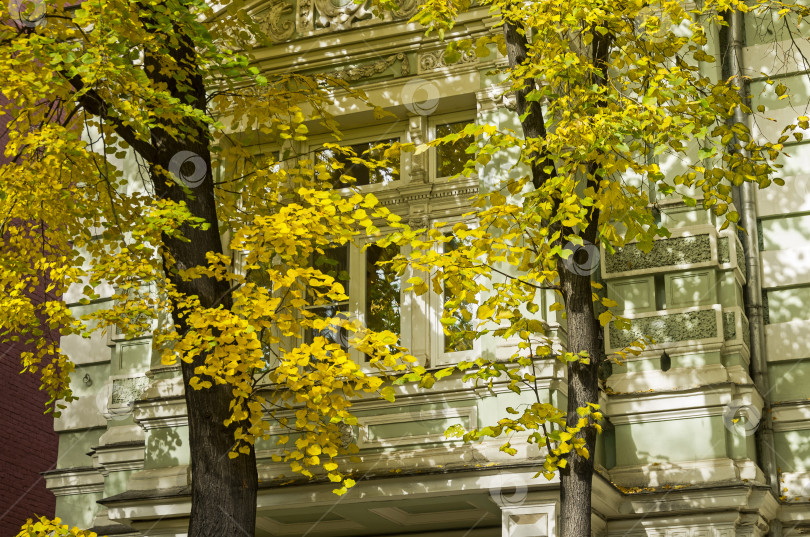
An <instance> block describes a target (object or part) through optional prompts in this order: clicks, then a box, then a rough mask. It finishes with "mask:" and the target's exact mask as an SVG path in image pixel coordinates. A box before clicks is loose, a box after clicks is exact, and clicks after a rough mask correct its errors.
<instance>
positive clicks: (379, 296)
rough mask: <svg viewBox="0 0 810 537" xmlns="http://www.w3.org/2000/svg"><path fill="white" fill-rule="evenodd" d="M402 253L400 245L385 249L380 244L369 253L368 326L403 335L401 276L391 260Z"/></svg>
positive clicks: (367, 260)
mask: <svg viewBox="0 0 810 537" xmlns="http://www.w3.org/2000/svg"><path fill="white" fill-rule="evenodd" d="M398 253H399V248H398V247H397V246H394V245H391V246H388V247H387V248H381V247H379V246H377V245H373V246H370V247H369V248H368V249H367V250H366V326H367V327H368V328H369V330H373V331H375V332H379V331H382V330H390V331H391V332H394V333H395V334H399V330H400V303H399V300H400V297H399V276H398V275H397V273H396V271H394V269H393V268H392V267H391V265H390V264H380V262H381V261H390V260H392V259H394V257H395V256H396V255H397V254H398Z"/></svg>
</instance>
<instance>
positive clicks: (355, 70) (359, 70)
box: [316, 0, 411, 82]
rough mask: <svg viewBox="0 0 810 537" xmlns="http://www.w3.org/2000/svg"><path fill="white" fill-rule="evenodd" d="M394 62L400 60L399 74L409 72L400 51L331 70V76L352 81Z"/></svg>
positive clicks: (408, 67) (406, 58) (407, 73)
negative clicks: (375, 59) (360, 63)
mask: <svg viewBox="0 0 810 537" xmlns="http://www.w3.org/2000/svg"><path fill="white" fill-rule="evenodd" d="M316 1H317V0H316ZM396 62H400V67H399V76H408V75H409V74H410V73H411V67H410V64H409V62H408V57H407V56H406V55H405V54H403V53H402V52H400V53H399V54H394V55H392V56H389V57H387V58H382V59H380V60H377V61H376V62H372V63H367V64H364V65H358V66H356V67H349V68H347V69H338V70H336V71H333V72H332V76H334V77H337V78H342V79H343V80H346V81H347V82H354V81H356V80H361V79H363V78H368V77H370V76H374V75H378V74H380V73H382V72H383V71H385V70H386V69H388V68H389V67H391V66H392V65H394V64H395V63H396Z"/></svg>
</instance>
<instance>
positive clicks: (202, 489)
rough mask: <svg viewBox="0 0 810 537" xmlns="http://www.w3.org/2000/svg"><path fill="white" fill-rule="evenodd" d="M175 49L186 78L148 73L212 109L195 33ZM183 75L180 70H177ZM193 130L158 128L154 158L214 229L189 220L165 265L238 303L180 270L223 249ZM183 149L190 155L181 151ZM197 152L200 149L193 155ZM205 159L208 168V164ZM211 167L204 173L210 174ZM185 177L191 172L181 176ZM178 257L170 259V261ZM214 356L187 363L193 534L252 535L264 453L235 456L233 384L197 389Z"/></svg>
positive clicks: (200, 131) (212, 303)
mask: <svg viewBox="0 0 810 537" xmlns="http://www.w3.org/2000/svg"><path fill="white" fill-rule="evenodd" d="M172 56H173V57H174V58H175V59H177V60H178V63H179V64H180V65H181V66H182V67H183V68H184V70H185V73H186V75H187V78H186V83H185V84H184V85H179V84H177V78H172V75H171V74H168V75H164V74H162V73H163V70H162V69H160V65H159V64H158V61H157V60H156V59H154V58H149V57H147V58H146V59H145V66H146V68H147V69H146V72H148V73H152V76H153V79H154V81H155V85H156V86H160V85H165V86H166V87H168V88H169V89H170V91H172V93H173V94H174V95H175V96H176V97H178V98H179V99H181V100H183V101H185V102H187V103H189V104H192V105H193V106H194V107H195V108H197V109H198V110H205V109H206V102H205V84H204V80H203V79H202V76H201V75H200V71H199V69H198V67H197V65H196V64H195V63H194V62H195V60H196V55H195V53H194V48H193V45H192V44H191V40H186V41H185V42H183V41H182V40H180V41H179V44H178V45H177V47H176V49H175V50H173V51H172ZM174 76H175V77H176V75H174ZM182 132H184V133H186V134H185V135H184V136H183V137H182V139H177V138H175V137H172V136H171V135H169V134H168V133H167V132H165V131H164V130H162V129H159V128H155V129H153V130H152V140H151V142H152V147H153V148H154V160H153V161H152V162H151V163H150V164H151V165H150V174H151V178H152V185H153V187H154V191H155V195H156V196H157V197H159V198H163V199H170V200H173V201H184V202H185V203H186V205H187V206H188V208H189V210H190V211H191V213H192V214H193V215H194V216H197V217H201V218H203V219H204V220H205V221H206V222H207V223H208V224H209V227H208V228H207V229H201V228H200V227H190V226H188V225H185V226H183V227H182V229H181V231H182V234H183V236H184V237H185V239H187V240H178V239H177V238H174V237H170V236H166V235H164V237H163V251H162V252H161V254H162V255H163V266H164V270H165V273H166V275H167V277H168V278H169V280H170V281H171V282H172V284H173V285H174V286H175V287H176V289H177V290H178V291H180V292H181V293H182V294H183V295H186V296H197V297H199V299H200V305H201V306H202V307H203V308H216V307H222V308H224V309H226V310H227V309H230V308H231V306H232V300H231V294H230V292H231V289H230V288H229V285H230V284H229V282H226V281H219V280H215V279H211V278H207V277H204V278H197V279H194V280H186V279H184V278H182V277H180V275H179V274H178V269H179V270H182V269H187V268H191V267H195V266H204V265H207V263H208V262H207V260H206V253H207V252H215V253H221V252H222V251H223V248H222V241H221V239H220V232H219V226H218V220H217V213H216V198H215V194H214V180H213V173H212V167H211V153H210V149H209V144H210V141H211V136H210V133H209V131H208V129H207V127H206V125H204V124H201V123H199V122H195V121H191V120H187V121H186V122H185V123H184V124H183V125H182ZM181 152H186V153H183V155H185V156H186V157H185V158H182V155H181V157H178V155H180V154H181ZM192 155H193V156H192ZM173 159H175V162H174V167H175V169H177V167H178V162H180V161H183V160H185V161H186V162H187V164H186V166H187V167H186V168H184V167H182V166H181V167H180V170H179V171H180V172H181V176H185V177H186V178H193V180H189V181H186V186H188V187H189V188H191V191H192V195H191V196H187V195H186V192H185V191H184V189H183V188H182V187H181V186H180V185H179V184H178V183H177V182H175V181H174V180H173V179H172V178H170V177H167V175H166V174H165V173H164V172H162V171H159V170H158V166H160V167H161V168H162V169H163V170H171V169H172V163H173ZM200 166H202V167H203V168H204V170H200V169H199V167H200ZM203 172H204V175H202V174H203ZM181 179H183V177H181ZM170 259H171V260H173V262H174V264H173V265H172V264H170V262H169V260H170ZM182 313H183V312H182V311H181V310H179V308H177V305H176V304H175V307H174V311H173V321H174V324H175V329H176V330H177V331H178V333H180V334H182V333H184V332H185V331H186V330H187V325H186V322H185V317H184V316H183V315H182ZM205 358H206V355H205V354H201V355H199V356H197V357H196V359H195V360H194V362H193V363H191V364H188V363H185V362H183V363H182V364H181V367H182V372H183V381H184V384H185V399H186V407H187V412H188V423H189V450H190V458H191V518H190V521H189V530H188V534H189V537H244V536H247V537H252V536H253V534H254V532H255V526H256V495H257V490H258V474H257V470H256V453H255V450H254V449H253V448H251V450H250V453H248V454H239V456H237V457H236V458H230V457H229V456H228V454H229V453H230V451H231V449H232V447H233V446H234V443H235V440H234V438H235V437H234V431H235V430H236V429H237V428H239V427H241V428H243V430H246V429H247V428H249V425H248V424H247V423H243V422H235V423H232V424H231V425H230V426H228V427H226V426H225V425H224V423H225V420H226V419H228V418H229V417H230V415H231V409H230V403H231V401H232V400H233V394H232V388H231V387H230V386H229V385H216V384H215V385H214V386H213V387H211V388H207V389H201V390H195V389H193V388H191V387H190V386H189V381H190V379H191V378H192V377H194V376H195V368H196V367H198V366H200V365H202V364H203V363H204V362H205Z"/></svg>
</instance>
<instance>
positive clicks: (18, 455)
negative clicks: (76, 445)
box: [0, 346, 57, 537]
mask: <svg viewBox="0 0 810 537" xmlns="http://www.w3.org/2000/svg"><path fill="white" fill-rule="evenodd" d="M21 348H22V347H21V346H20V347H17V348H13V347H12V348H5V349H0V537H13V536H14V535H16V534H17V532H19V530H20V526H21V525H22V524H23V523H24V522H25V521H26V519H28V518H30V517H32V516H34V515H35V514H36V515H45V516H53V514H54V507H55V503H56V499H55V498H54V495H53V494H52V493H51V492H50V491H49V490H48V489H46V488H45V479H44V478H43V477H42V476H41V475H40V472H44V471H46V470H51V469H53V468H54V467H55V466H56V456H57V435H56V433H55V432H54V430H53V417H52V416H51V415H50V414H48V415H44V414H43V413H42V412H43V410H44V408H45V406H44V405H45V401H46V400H47V397H46V395H45V393H44V392H41V391H39V389H38V388H39V378H38V375H32V374H30V373H25V374H22V375H20V374H19V372H20V369H22V367H21V365H20V355H19V353H20V350H21Z"/></svg>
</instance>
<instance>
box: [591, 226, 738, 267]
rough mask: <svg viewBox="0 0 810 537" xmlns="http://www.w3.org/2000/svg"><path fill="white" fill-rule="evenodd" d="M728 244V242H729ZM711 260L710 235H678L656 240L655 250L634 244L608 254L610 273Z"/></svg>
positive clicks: (606, 263)
mask: <svg viewBox="0 0 810 537" xmlns="http://www.w3.org/2000/svg"><path fill="white" fill-rule="evenodd" d="M726 246H727V247H728V243H726ZM711 260H712V250H711V240H710V238H709V235H695V236H693V237H675V238H673V239H661V240H658V241H655V243H654V244H653V247H652V250H650V252H649V253H646V254H645V253H644V252H642V251H641V250H639V249H638V246H637V245H635V244H628V245H627V246H625V247H624V248H617V249H616V253H615V254H613V255H606V256H605V269H606V271H607V273H608V274H610V273H615V272H625V271H629V270H643V269H652V268H659V267H667V266H676V265H691V264H695V263H705V262H708V261H711Z"/></svg>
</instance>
